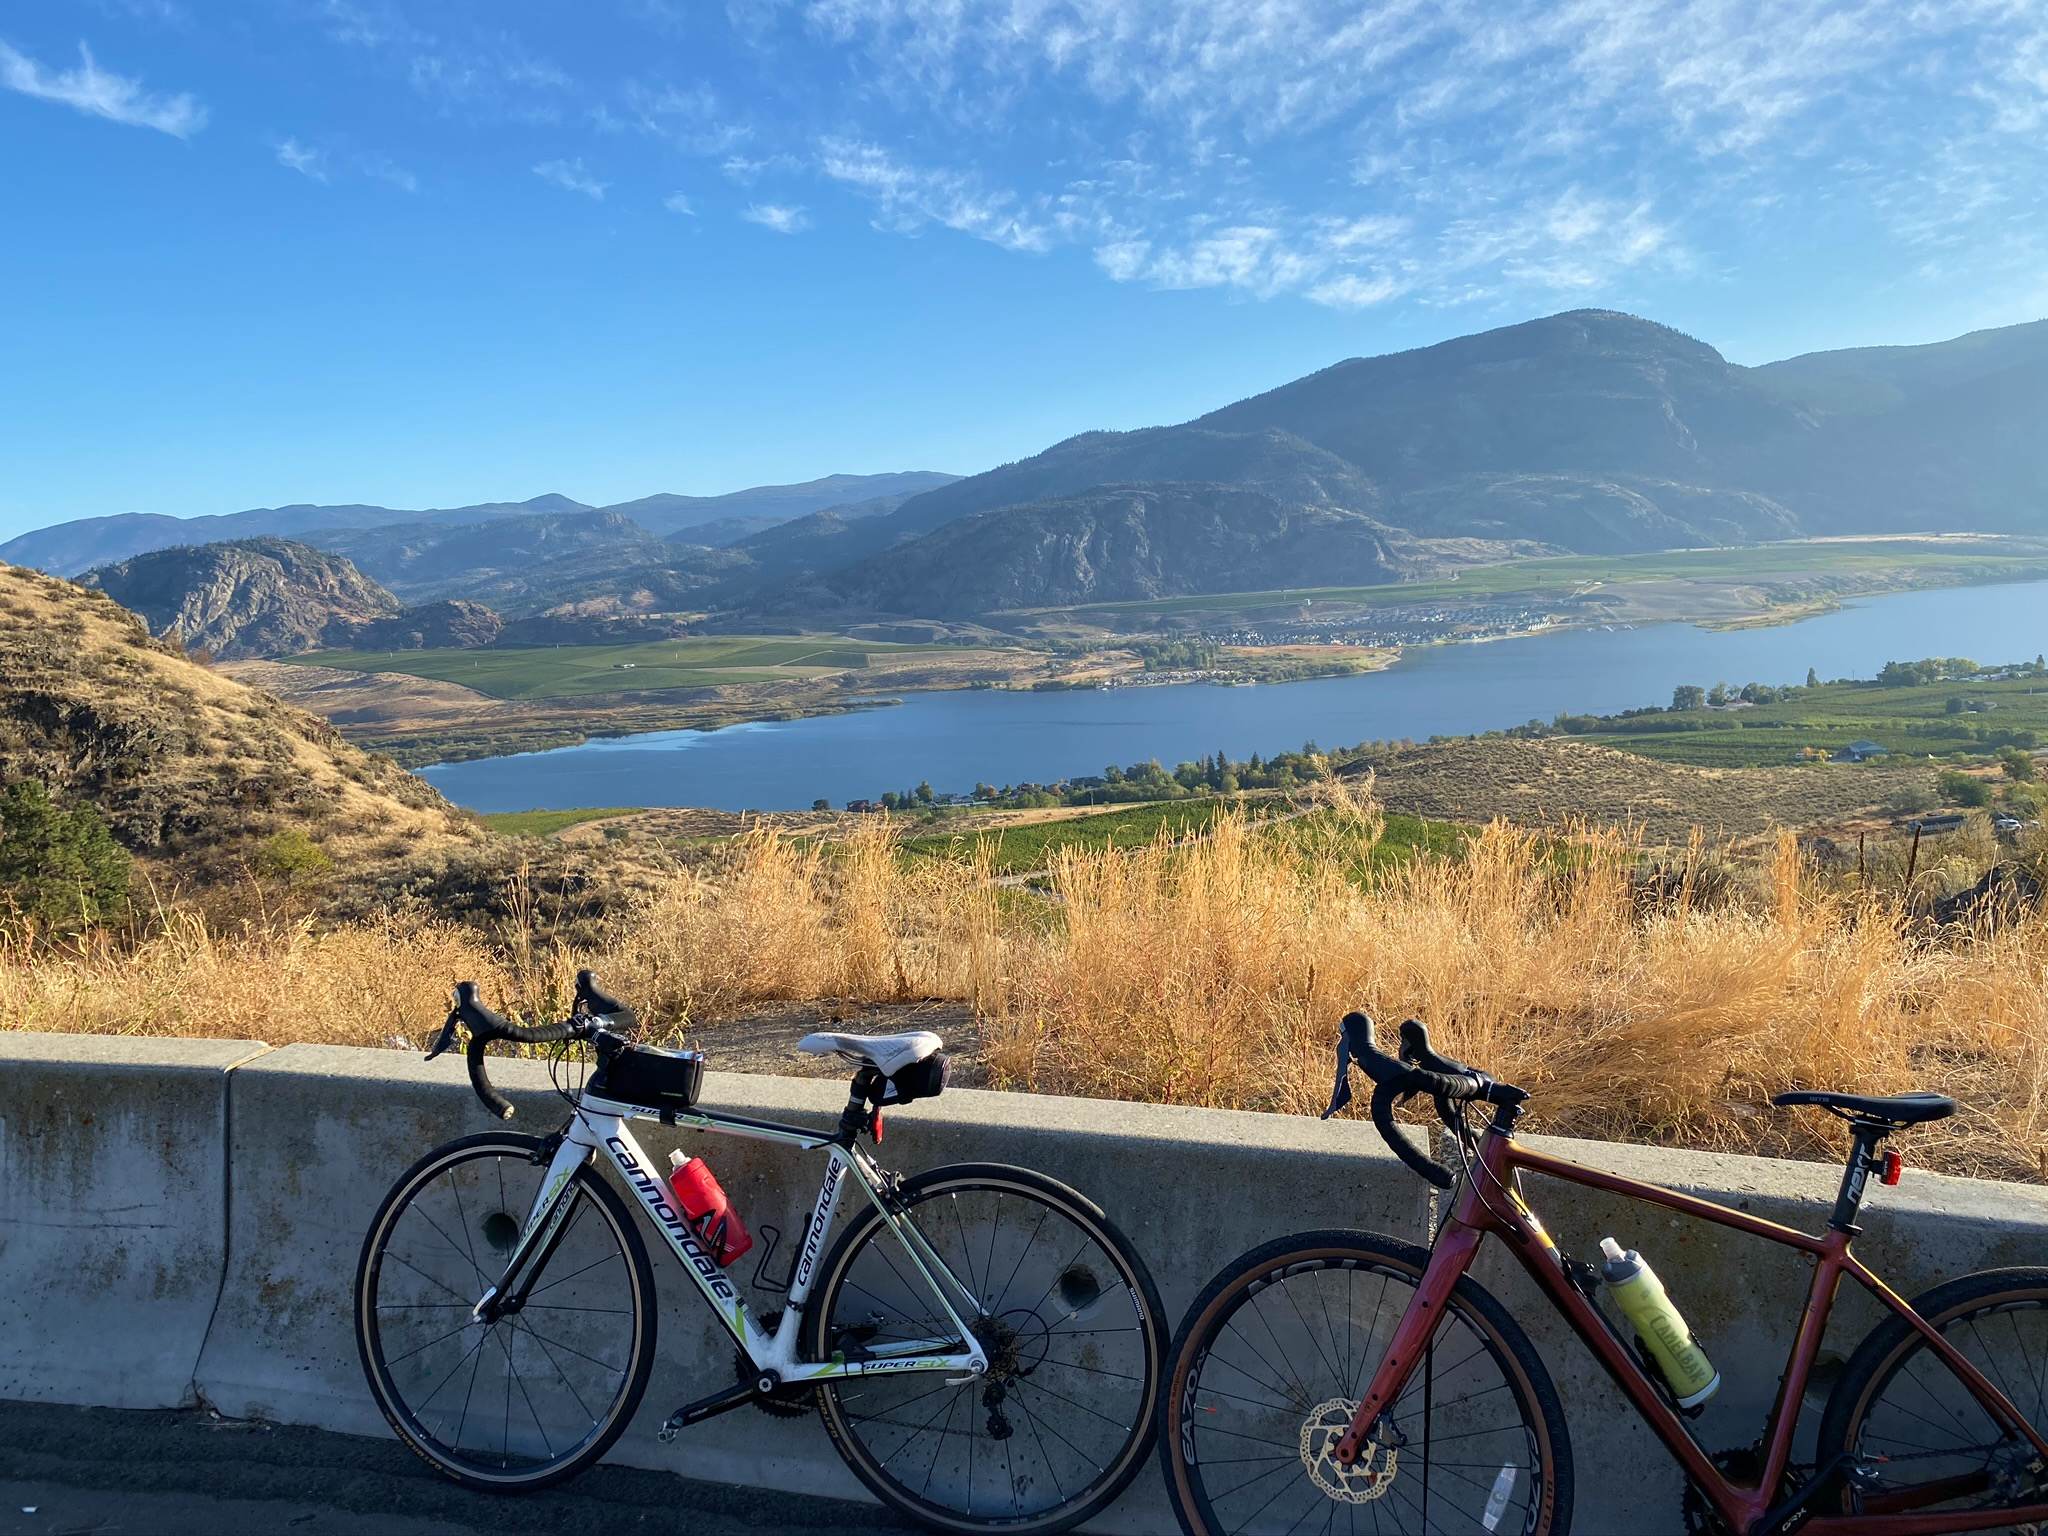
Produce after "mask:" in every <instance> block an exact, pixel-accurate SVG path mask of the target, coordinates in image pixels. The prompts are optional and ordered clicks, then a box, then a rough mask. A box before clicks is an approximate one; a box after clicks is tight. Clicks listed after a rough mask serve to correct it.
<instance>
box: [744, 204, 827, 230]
mask: <svg viewBox="0 0 2048 1536" xmlns="http://www.w3.org/2000/svg"><path fill="white" fill-rule="evenodd" d="M740 217H741V218H743V219H745V220H746V221H747V222H748V223H749V224H759V225H760V226H761V227H762V228H763V229H772V230H774V231H775V233H777V234H778V235H794V234H800V233H802V232H803V231H804V230H807V229H809V228H810V227H811V219H810V215H809V214H807V213H805V212H804V210H803V209H802V208H800V207H797V206H795V205H792V204H789V203H749V204H748V205H747V206H746V207H745V208H743V209H741V210H740Z"/></svg>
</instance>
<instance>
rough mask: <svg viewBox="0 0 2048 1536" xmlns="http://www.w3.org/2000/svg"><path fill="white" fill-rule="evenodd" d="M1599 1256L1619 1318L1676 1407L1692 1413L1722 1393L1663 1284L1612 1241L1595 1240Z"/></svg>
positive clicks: (1718, 1378)
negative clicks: (1647, 1356)
mask: <svg viewBox="0 0 2048 1536" xmlns="http://www.w3.org/2000/svg"><path fill="white" fill-rule="evenodd" d="M1600 1252H1601V1254H1602V1256H1603V1257H1604V1258H1605V1259H1606V1261H1607V1262H1606V1263H1604V1264H1602V1265H1601V1266H1600V1277H1601V1278H1602V1279H1603V1280H1605V1281H1606V1282H1607V1288H1608V1289H1609V1290H1610V1291H1612V1292H1613V1293H1614V1300H1615V1302H1616V1303H1617V1304H1618V1305H1619V1306H1620V1307H1621V1311H1622V1315H1623V1316H1624V1317H1626V1318H1627V1319H1628V1320H1629V1321H1630V1322H1631V1323H1633V1324H1634V1325H1635V1330H1636V1333H1637V1335H1638V1336H1639V1337H1640V1338H1641V1339H1642V1341H1643V1347H1644V1348H1645V1349H1647V1350H1649V1352H1650V1358H1651V1359H1652V1360H1655V1361H1656V1362H1657V1368H1658V1369H1659V1370H1660V1371H1662V1372H1663V1373H1664V1379H1665V1380H1666V1381H1667V1382H1669V1383H1670V1384H1671V1393H1672V1395H1673V1396H1674V1397H1676V1398H1677V1399H1678V1406H1679V1407H1681V1408H1697V1407H1698V1406H1699V1405H1700V1404H1701V1403H1704V1402H1705V1401H1706V1400H1707V1399H1708V1398H1710V1397H1712V1396H1713V1395H1714V1394H1715V1393H1716V1392H1718V1391H1720V1390H1721V1373H1720V1372H1719V1371H1717V1370H1715V1369H1714V1363H1713V1361H1711V1360H1709V1359H1708V1358H1707V1357H1706V1353H1705V1351H1703V1350H1702V1349H1701V1348H1700V1347H1699V1345H1697V1344H1695V1343H1693V1341H1692V1330H1691V1329H1690V1328H1688V1327H1686V1325H1685V1319H1684V1318H1683V1317H1681V1316H1679V1313H1678V1308H1676V1307H1675V1306H1673V1305H1672V1304H1671V1298H1670V1297H1669V1296H1667V1295H1666V1294H1665V1293H1664V1282H1663V1281H1661V1280H1659V1279H1658V1278H1657V1272H1656V1271H1655V1270H1653V1269H1651V1268H1650V1266H1649V1265H1648V1264H1646V1263H1644V1262H1643V1256H1642V1255H1641V1254H1640V1253H1637V1252H1636V1251H1635V1249H1633V1248H1630V1249H1628V1250H1626V1251H1623V1249H1622V1246H1621V1244H1619V1243H1617V1242H1616V1241H1615V1240H1614V1239H1613V1238H1611V1237H1603V1238H1601V1239H1600Z"/></svg>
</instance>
